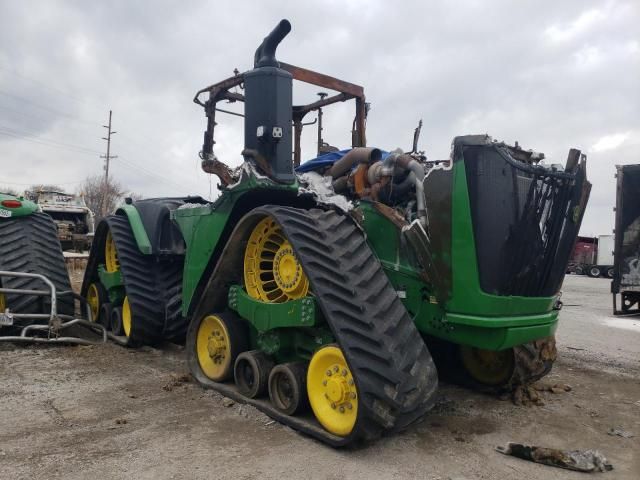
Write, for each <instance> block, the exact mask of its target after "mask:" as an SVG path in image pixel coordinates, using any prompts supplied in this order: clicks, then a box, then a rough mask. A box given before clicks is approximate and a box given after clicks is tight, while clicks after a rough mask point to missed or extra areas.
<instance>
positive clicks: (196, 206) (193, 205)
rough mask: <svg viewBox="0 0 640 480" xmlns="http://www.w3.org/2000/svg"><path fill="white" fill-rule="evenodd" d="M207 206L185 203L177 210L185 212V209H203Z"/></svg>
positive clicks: (204, 204)
mask: <svg viewBox="0 0 640 480" xmlns="http://www.w3.org/2000/svg"><path fill="white" fill-rule="evenodd" d="M206 206H207V204H206V203H183V204H182V205H180V206H179V207H178V208H177V209H176V210H184V209H185V208H202V207H206Z"/></svg>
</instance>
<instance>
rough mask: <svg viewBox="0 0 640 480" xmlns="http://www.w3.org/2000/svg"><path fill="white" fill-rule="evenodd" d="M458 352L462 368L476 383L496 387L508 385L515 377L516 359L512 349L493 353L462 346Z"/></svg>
mask: <svg viewBox="0 0 640 480" xmlns="http://www.w3.org/2000/svg"><path fill="white" fill-rule="evenodd" d="M458 352H459V355H460V363H461V364H462V368H464V370H465V373H466V374H467V375H469V376H470V377H471V379H472V380H473V381H474V382H477V383H479V384H481V385H486V386H489V387H495V386H499V385H504V384H507V383H508V382H509V380H510V379H511V377H512V376H513V372H514V369H515V358H514V353H513V349H512V348H508V349H506V350H500V351H493V350H483V349H480V348H475V347H468V346H464V345H461V346H460V347H459V350H458Z"/></svg>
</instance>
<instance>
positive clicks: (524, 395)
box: [511, 385, 544, 407]
mask: <svg viewBox="0 0 640 480" xmlns="http://www.w3.org/2000/svg"><path fill="white" fill-rule="evenodd" d="M511 401H512V402H513V404H514V405H519V406H529V405H536V406H538V407H542V406H543V405H544V400H543V399H542V397H541V396H540V394H539V393H538V390H537V389H536V388H535V387H533V386H532V385H518V386H517V387H515V388H514V389H513V391H512V392H511Z"/></svg>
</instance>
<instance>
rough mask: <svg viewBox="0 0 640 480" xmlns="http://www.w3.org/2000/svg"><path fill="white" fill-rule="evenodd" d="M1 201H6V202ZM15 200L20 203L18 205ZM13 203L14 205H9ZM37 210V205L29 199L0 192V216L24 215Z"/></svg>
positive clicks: (14, 216) (13, 216)
mask: <svg viewBox="0 0 640 480" xmlns="http://www.w3.org/2000/svg"><path fill="white" fill-rule="evenodd" d="M3 202H6V204H4V203H3ZM15 202H19V203H20V205H19V206H18V204H17V203H15ZM14 204H15V205H16V206H11V205H14ZM37 211H38V205H36V204H35V203H34V202H32V201H30V200H25V199H24V198H23V197H15V196H13V195H7V194H4V193H0V218H16V217H26V216H27V215H31V214H32V213H34V212H37Z"/></svg>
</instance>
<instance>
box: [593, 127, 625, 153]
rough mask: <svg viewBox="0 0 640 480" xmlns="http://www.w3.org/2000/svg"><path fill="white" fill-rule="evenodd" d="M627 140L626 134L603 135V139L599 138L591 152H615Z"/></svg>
mask: <svg viewBox="0 0 640 480" xmlns="http://www.w3.org/2000/svg"><path fill="white" fill-rule="evenodd" d="M627 138H629V133H628V132H626V133H614V134H611V135H605V136H603V137H600V139H599V140H598V141H597V142H596V143H594V144H593V146H592V147H591V150H592V151H594V152H606V151H608V150H615V149H616V148H618V147H619V146H620V145H622V144H623V143H624V141H625V140H626V139H627Z"/></svg>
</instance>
